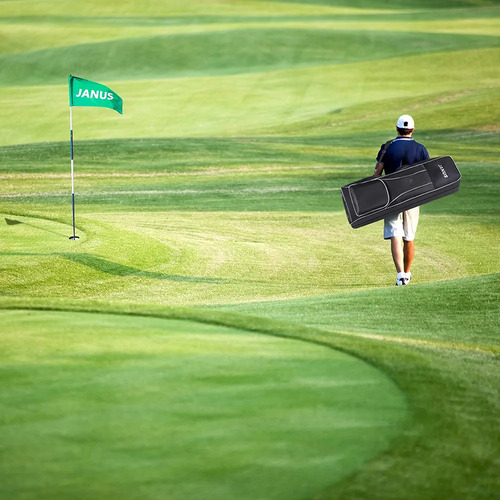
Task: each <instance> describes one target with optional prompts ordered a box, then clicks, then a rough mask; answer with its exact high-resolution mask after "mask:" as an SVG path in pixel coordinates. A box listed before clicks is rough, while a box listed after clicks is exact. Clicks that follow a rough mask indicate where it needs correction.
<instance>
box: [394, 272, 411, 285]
mask: <svg viewBox="0 0 500 500" xmlns="http://www.w3.org/2000/svg"><path fill="white" fill-rule="evenodd" d="M410 280H411V273H398V277H397V278H396V286H404V285H407V284H408V283H409V282H410Z"/></svg>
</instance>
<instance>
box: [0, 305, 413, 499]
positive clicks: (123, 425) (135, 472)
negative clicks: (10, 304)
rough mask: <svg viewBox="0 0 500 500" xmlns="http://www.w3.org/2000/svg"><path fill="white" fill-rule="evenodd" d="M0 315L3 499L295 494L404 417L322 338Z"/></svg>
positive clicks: (380, 385) (357, 460) (69, 315)
mask: <svg viewBox="0 0 500 500" xmlns="http://www.w3.org/2000/svg"><path fill="white" fill-rule="evenodd" d="M1 316H2V340H1V342H2V360H1V363H2V380H3V383H4V384H5V385H6V386H7V387H8V390H6V391H3V394H2V403H3V404H4V405H5V410H4V411H3V412H2V418H1V426H2V453H3V454H4V456H8V457H9V459H8V460H7V461H5V462H2V466H1V467H0V468H1V471H2V472H1V473H2V476H3V477H4V479H3V481H2V494H3V496H5V497H6V498H7V497H10V498H16V497H22V498H49V497H63V498H66V497H68V498H69V497H71V498H88V497H89V496H93V497H104V496H108V497H109V496H112V497H123V496H127V495H128V494H129V493H128V492H129V491H134V493H133V496H134V497H137V498H139V497H141V498H153V497H155V496H156V495H157V493H156V492H157V491H158V484H167V485H169V487H168V489H167V491H169V493H168V496H169V498H183V499H184V498H206V492H207V491H212V492H213V494H214V495H215V496H217V497H231V496H233V497H238V498H266V497H269V496H270V495H271V494H272V493H271V491H272V490H273V489H274V488H277V489H278V490H279V491H280V493H279V495H276V496H274V495H273V496H274V497H275V498H285V499H288V498H291V497H292V496H309V495H311V493H314V492H315V491H317V490H318V488H322V487H323V488H325V487H327V486H328V485H329V484H331V481H332V476H331V474H332V470H335V471H336V477H337V478H338V479H340V478H341V477H344V476H346V475H348V474H349V473H351V472H352V470H353V469H355V468H357V467H359V464H362V463H364V462H366V461H367V459H369V458H370V457H372V456H374V455H376V454H377V453H380V451H381V450H382V449H384V448H386V447H387V444H388V442H389V441H390V439H391V438H393V436H394V434H395V433H396V432H397V429H398V428H400V426H401V423H402V420H403V419H404V416H405V400H404V398H403V397H402V395H401V393H400V391H399V390H398V389H397V387H396V386H395V385H394V383H393V382H392V381H390V380H389V379H388V378H386V377H385V376H384V375H383V374H382V373H381V372H379V371H377V370H376V369H374V368H373V367H370V366H369V365H367V364H365V363H362V362H360V361H359V360H356V359H355V358H353V357H351V356H347V355H345V354H341V353H338V352H336V351H334V350H331V349H326V348H325V347H320V346H314V345H311V344H305V343H300V342H296V341H292V340H282V339H273V338H272V337H266V336H262V335H256V334H249V333H248V332H244V331H241V330H237V329H230V328H226V327H216V326H211V325H203V324H201V323H195V322H187V321H179V320H169V319H158V318H144V317H142V318H138V317H130V316H120V315H114V316H112V315H106V314H88V313H81V312H80V313H75V312H64V313H63V312H55V311H29V310H28V311H26V310H24V311H23V310H16V311H8V310H7V311H3V312H2V314H1ZM138 331H140V336H138V335H137V332H138ZM20 332H21V334H20ZM28 346H29V347H28ZM353 387H355V388H356V391H355V392H353V390H352V388H353ZM304 421H307V423H308V431H307V432H304V429H303V422H304ZM256 457H259V459H258V460H257V459H256ZM21 470H22V473H20V471H21ZM297 470H300V472H301V474H300V476H298V475H297V474H296V471H297ZM104 478H105V479H104ZM159 491H161V489H160V490H159Z"/></svg>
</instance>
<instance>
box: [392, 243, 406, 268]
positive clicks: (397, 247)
mask: <svg viewBox="0 0 500 500" xmlns="http://www.w3.org/2000/svg"><path fill="white" fill-rule="evenodd" d="M405 243H406V241H405ZM391 253H392V260H393V261H394V265H395V266H396V271H397V272H398V273H402V272H403V270H404V268H405V256H406V255H405V254H404V253H403V245H402V244H401V238H400V237H399V236H393V237H392V238H391Z"/></svg>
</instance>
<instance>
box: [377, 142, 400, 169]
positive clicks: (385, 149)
mask: <svg viewBox="0 0 500 500" xmlns="http://www.w3.org/2000/svg"><path fill="white" fill-rule="evenodd" d="M395 140H396V139H391V140H390V141H387V142H386V143H385V144H384V147H383V149H382V154H381V155H380V159H379V160H378V163H382V158H383V157H384V155H385V152H386V151H387V148H388V147H389V146H390V145H391V144H392V143H393V142H394V141H395Z"/></svg>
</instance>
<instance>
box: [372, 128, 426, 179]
mask: <svg viewBox="0 0 500 500" xmlns="http://www.w3.org/2000/svg"><path fill="white" fill-rule="evenodd" d="M383 149H384V144H382V146H381V148H380V151H379V152H378V155H377V162H380V163H383V164H384V172H385V175H387V174H392V173H393V172H395V171H396V170H398V169H399V168H400V167H402V166H404V165H411V164H413V163H418V162H419V161H424V160H428V159H429V153H428V152H427V149H425V146H423V145H422V144H420V143H419V142H417V141H415V140H414V139H412V138H411V137H396V139H394V141H393V142H392V143H391V144H390V145H389V147H388V148H387V150H386V152H385V155H384V156H383V158H380V157H381V155H382V151H383Z"/></svg>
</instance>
